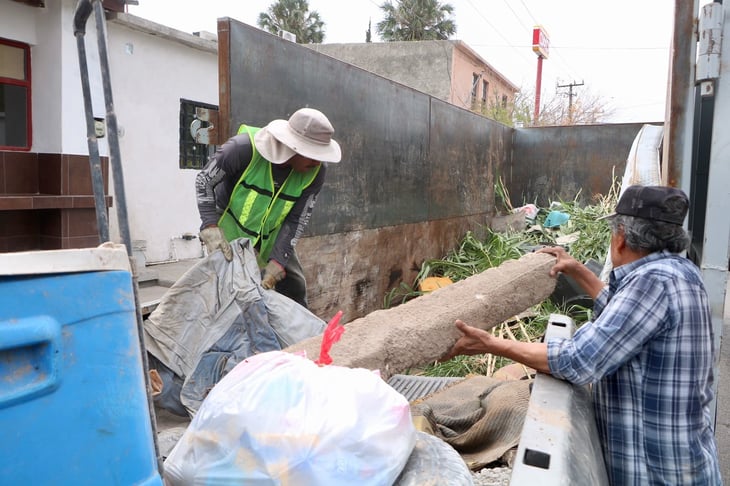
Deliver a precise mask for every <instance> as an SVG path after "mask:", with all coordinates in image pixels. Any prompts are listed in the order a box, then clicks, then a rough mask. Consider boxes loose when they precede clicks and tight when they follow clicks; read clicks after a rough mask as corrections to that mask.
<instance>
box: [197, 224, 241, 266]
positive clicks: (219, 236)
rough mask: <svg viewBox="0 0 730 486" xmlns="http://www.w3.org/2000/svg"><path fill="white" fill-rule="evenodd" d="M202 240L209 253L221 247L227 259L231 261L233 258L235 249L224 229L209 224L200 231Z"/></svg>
mask: <svg viewBox="0 0 730 486" xmlns="http://www.w3.org/2000/svg"><path fill="white" fill-rule="evenodd" d="M200 241H202V242H203V243H205V248H207V250H208V255H210V254H211V253H213V252H214V251H216V250H218V249H220V251H222V252H223V256H224V257H225V258H226V260H228V261H229V262H230V261H231V260H233V249H231V245H230V244H229V243H228V240H226V235H225V234H223V230H222V229H220V228H219V227H218V226H208V227H207V228H203V230H202V231H201V232H200Z"/></svg>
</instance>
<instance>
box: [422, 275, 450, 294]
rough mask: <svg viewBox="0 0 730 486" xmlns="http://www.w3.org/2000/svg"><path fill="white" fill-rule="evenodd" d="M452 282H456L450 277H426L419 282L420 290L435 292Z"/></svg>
mask: <svg viewBox="0 0 730 486" xmlns="http://www.w3.org/2000/svg"><path fill="white" fill-rule="evenodd" d="M452 283H454V282H452V281H451V279H450V278H449V277H426V278H424V279H423V280H422V281H421V283H420V284H418V290H420V291H421V292H433V291H434V290H437V289H440V288H441V287H446V286H447V285H451V284H452Z"/></svg>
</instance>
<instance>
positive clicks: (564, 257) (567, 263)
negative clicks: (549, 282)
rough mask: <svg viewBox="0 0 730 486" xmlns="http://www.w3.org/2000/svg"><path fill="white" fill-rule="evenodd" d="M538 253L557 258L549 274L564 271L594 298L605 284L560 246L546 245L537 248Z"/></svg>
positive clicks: (553, 274)
mask: <svg viewBox="0 0 730 486" xmlns="http://www.w3.org/2000/svg"><path fill="white" fill-rule="evenodd" d="M537 252H538V253H547V254H549V255H552V256H554V257H556V258H557V259H558V261H557V262H556V263H555V265H553V267H552V268H551V269H550V276H551V277H555V276H557V275H558V273H561V272H562V273H564V274H565V275H567V276H569V277H571V278H572V279H573V280H575V281H576V282H577V283H578V285H580V286H581V288H582V289H583V290H585V291H586V293H587V294H588V295H590V297H591V299H595V298H596V297H597V296H598V294H599V293H600V292H601V289H602V288H603V287H604V286H605V285H606V284H605V283H603V282H602V281H601V279H599V278H598V277H596V275H595V274H594V273H593V272H592V271H591V270H590V269H589V268H588V267H586V266H585V265H583V264H582V263H580V262H579V261H578V260H576V259H575V258H573V257H572V256H570V255H569V254H568V252H567V251H565V249H564V248H562V247H560V246H548V247H545V248H541V249H539V250H537Z"/></svg>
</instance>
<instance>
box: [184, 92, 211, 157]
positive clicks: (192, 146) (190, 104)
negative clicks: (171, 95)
mask: <svg viewBox="0 0 730 486" xmlns="http://www.w3.org/2000/svg"><path fill="white" fill-rule="evenodd" d="M199 109H206V110H213V111H217V110H218V107H217V106H215V105H210V104H208V103H201V102H199V101H190V100H185V99H181V100H180V168H181V169H202V168H203V167H205V164H206V163H207V162H208V158H209V157H210V156H211V155H212V154H213V153H214V152H215V145H208V144H205V143H199V142H198V141H196V138H195V135H194V134H196V133H199V132H200V131H201V130H205V129H206V128H210V127H211V123H210V122H208V121H205V120H203V119H202V118H201V117H199V116H198V114H197V113H198V111H199Z"/></svg>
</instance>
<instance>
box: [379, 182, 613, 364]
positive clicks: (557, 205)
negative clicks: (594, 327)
mask: <svg viewBox="0 0 730 486" xmlns="http://www.w3.org/2000/svg"><path fill="white" fill-rule="evenodd" d="M495 186H496V187H495V193H496V195H497V198H498V199H499V200H500V203H501V205H502V206H503V207H504V208H508V209H509V210H510V211H512V204H511V203H510V201H509V194H508V192H507V190H506V188H505V187H504V184H503V183H502V181H501V179H500V180H499V181H498V183H497V184H496V185H495ZM618 191H619V186H618V184H617V183H616V181H615V180H614V183H613V184H612V187H611V189H610V191H609V192H608V194H607V195H605V196H604V195H598V196H596V197H595V198H594V199H593V200H592V201H591V204H587V205H581V204H580V203H579V196H580V193H579V194H577V195H576V196H575V198H574V199H573V200H572V201H562V200H558V201H556V202H553V203H552V205H551V207H550V208H549V209H545V208H539V211H538V215H537V216H536V218H535V222H534V223H535V224H532V225H530V226H526V227H525V229H524V230H523V231H519V232H512V233H497V232H494V231H492V230H491V229H489V228H481V230H482V231H480V232H479V233H480V234H482V233H483V234H485V237H484V238H483V239H480V238H477V237H476V236H475V234H474V232H472V231H469V232H467V234H466V235H465V236H464V238H463V239H462V241H461V242H460V244H459V245H458V247H457V248H455V249H453V250H452V251H450V252H449V253H448V254H447V255H446V256H445V257H444V258H443V259H431V260H426V261H424V262H423V264H422V265H421V269H420V271H419V273H418V275H417V276H416V278H415V280H414V282H413V283H412V284H410V285H409V284H407V283H405V282H401V283H400V285H398V286H397V287H395V288H393V289H392V290H391V291H390V292H389V293H388V294H387V295H386V296H385V299H384V302H383V303H384V307H385V308H388V307H391V306H393V305H398V304H401V303H404V302H406V301H408V300H410V299H413V298H416V297H418V296H420V295H422V294H423V293H422V292H421V291H419V290H418V288H419V284H420V283H421V282H422V281H423V280H424V279H426V278H427V277H448V278H450V279H451V280H452V281H454V282H456V281H459V280H463V279H465V278H467V277H470V276H472V275H475V274H477V273H480V272H483V271H485V270H487V269H489V268H493V267H497V266H499V265H501V264H502V263H504V262H505V261H506V260H511V259H517V258H520V257H521V256H522V255H524V254H525V253H528V252H531V251H534V250H535V249H537V248H540V247H542V246H546V245H561V246H564V247H565V248H566V249H567V250H568V251H569V252H570V254H571V255H572V256H573V257H574V258H575V259H576V260H578V261H581V262H587V261H588V260H590V259H593V260H595V261H597V262H598V263H600V264H602V263H603V262H604V261H605V259H606V254H607V252H608V248H609V242H610V237H611V235H610V228H609V226H608V223H607V222H606V221H604V220H599V219H598V218H600V217H601V216H605V215H606V214H610V213H611V211H613V208H614V207H615V205H616V201H617V199H618ZM550 211H562V212H565V213H567V214H568V215H569V216H570V218H569V219H568V221H567V222H566V223H564V224H563V225H561V226H560V227H559V228H546V227H544V226H543V223H544V221H545V218H546V216H547V215H548V214H549V212H550ZM591 312H592V309H590V308H585V307H580V306H575V305H574V306H570V307H567V308H560V307H559V306H556V305H555V304H553V302H552V301H550V300H549V299H548V300H545V301H543V302H541V303H540V304H538V305H536V306H533V307H532V308H530V309H528V310H527V311H525V312H523V313H522V314H521V315H520V316H515V317H514V318H513V319H511V320H509V321H507V322H504V323H502V324H500V325H498V326H495V327H494V328H493V329H492V330H491V332H492V333H493V334H494V335H495V336H500V337H504V338H507V339H515V340H519V341H523V342H536V341H539V340H540V339H541V338H542V336H543V334H544V333H545V329H546V327H547V323H548V320H549V318H550V314H553V313H558V314H565V315H569V316H570V317H571V318H572V319H573V320H574V321H575V323H576V326H578V327H579V326H580V325H582V324H584V323H585V322H588V321H589V320H590V319H591V316H592V314H591ZM511 363H512V361H510V360H508V359H506V358H502V357H498V356H492V355H478V356H457V357H456V358H454V359H451V360H449V361H447V362H444V363H433V364H430V365H428V366H426V367H424V368H423V369H421V370H412V371H411V373H414V374H423V375H426V376H442V377H458V376H466V375H469V374H481V375H486V376H492V374H493V373H494V372H495V371H496V370H498V369H500V368H501V367H503V366H506V365H508V364H511Z"/></svg>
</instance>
